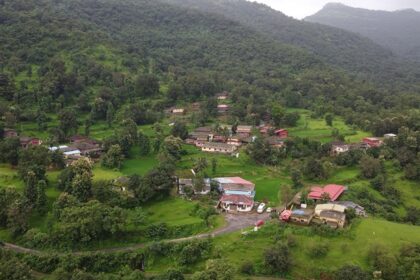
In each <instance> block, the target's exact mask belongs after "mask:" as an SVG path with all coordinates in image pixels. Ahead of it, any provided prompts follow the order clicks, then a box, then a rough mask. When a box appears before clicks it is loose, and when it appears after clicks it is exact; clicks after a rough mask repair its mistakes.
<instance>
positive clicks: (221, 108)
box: [217, 104, 230, 114]
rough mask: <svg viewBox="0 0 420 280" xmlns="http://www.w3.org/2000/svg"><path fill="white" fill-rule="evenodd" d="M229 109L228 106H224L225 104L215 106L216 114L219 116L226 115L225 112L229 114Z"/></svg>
mask: <svg viewBox="0 0 420 280" xmlns="http://www.w3.org/2000/svg"><path fill="white" fill-rule="evenodd" d="M229 109H230V107H229V105H226V104H220V105H217V112H218V113H219V114H226V113H227V112H229Z"/></svg>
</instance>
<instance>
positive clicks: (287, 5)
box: [255, 0, 420, 19]
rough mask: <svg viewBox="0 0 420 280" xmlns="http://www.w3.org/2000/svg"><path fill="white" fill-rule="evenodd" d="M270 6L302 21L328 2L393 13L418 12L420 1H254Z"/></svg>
mask: <svg viewBox="0 0 420 280" xmlns="http://www.w3.org/2000/svg"><path fill="white" fill-rule="evenodd" d="M255 1H256V2H259V3H264V4H267V5H269V6H271V7H272V8H273V9H276V10H279V11H281V12H283V13H285V14H286V15H288V16H291V17H294V18H298V19H302V18H304V17H306V16H310V15H313V14H315V13H316V12H317V11H319V10H321V9H322V7H323V6H324V5H325V4H327V3H330V2H340V3H343V4H346V5H348V6H351V7H358V8H366V9H373V10H386V11H395V10H401V9H407V8H411V9H415V10H417V11H420V0H255Z"/></svg>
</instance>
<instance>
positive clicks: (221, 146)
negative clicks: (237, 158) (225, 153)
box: [203, 142, 236, 150]
mask: <svg viewBox="0 0 420 280" xmlns="http://www.w3.org/2000/svg"><path fill="white" fill-rule="evenodd" d="M203 147H206V148H215V149H226V150H229V149H232V150H235V149H236V147H235V146H233V145H229V144H225V143H215V142H208V143H205V144H204V145H203Z"/></svg>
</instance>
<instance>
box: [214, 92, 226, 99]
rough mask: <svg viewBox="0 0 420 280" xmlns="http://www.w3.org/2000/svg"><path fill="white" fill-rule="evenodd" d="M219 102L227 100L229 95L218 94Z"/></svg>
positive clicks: (224, 93)
mask: <svg viewBox="0 0 420 280" xmlns="http://www.w3.org/2000/svg"><path fill="white" fill-rule="evenodd" d="M216 98H217V100H226V99H228V98H229V93H228V92H227V91H224V92H221V93H218V94H216Z"/></svg>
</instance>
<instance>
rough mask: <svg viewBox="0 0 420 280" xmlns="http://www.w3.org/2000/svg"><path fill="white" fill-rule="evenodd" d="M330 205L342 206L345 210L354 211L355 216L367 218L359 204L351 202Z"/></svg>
mask: <svg viewBox="0 0 420 280" xmlns="http://www.w3.org/2000/svg"><path fill="white" fill-rule="evenodd" d="M331 203H334V204H338V205H342V206H344V207H345V208H346V209H354V211H355V213H356V215H357V216H361V217H367V213H366V210H365V208H364V207H362V206H360V205H359V204H356V203H354V202H353V201H333V202H331Z"/></svg>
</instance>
